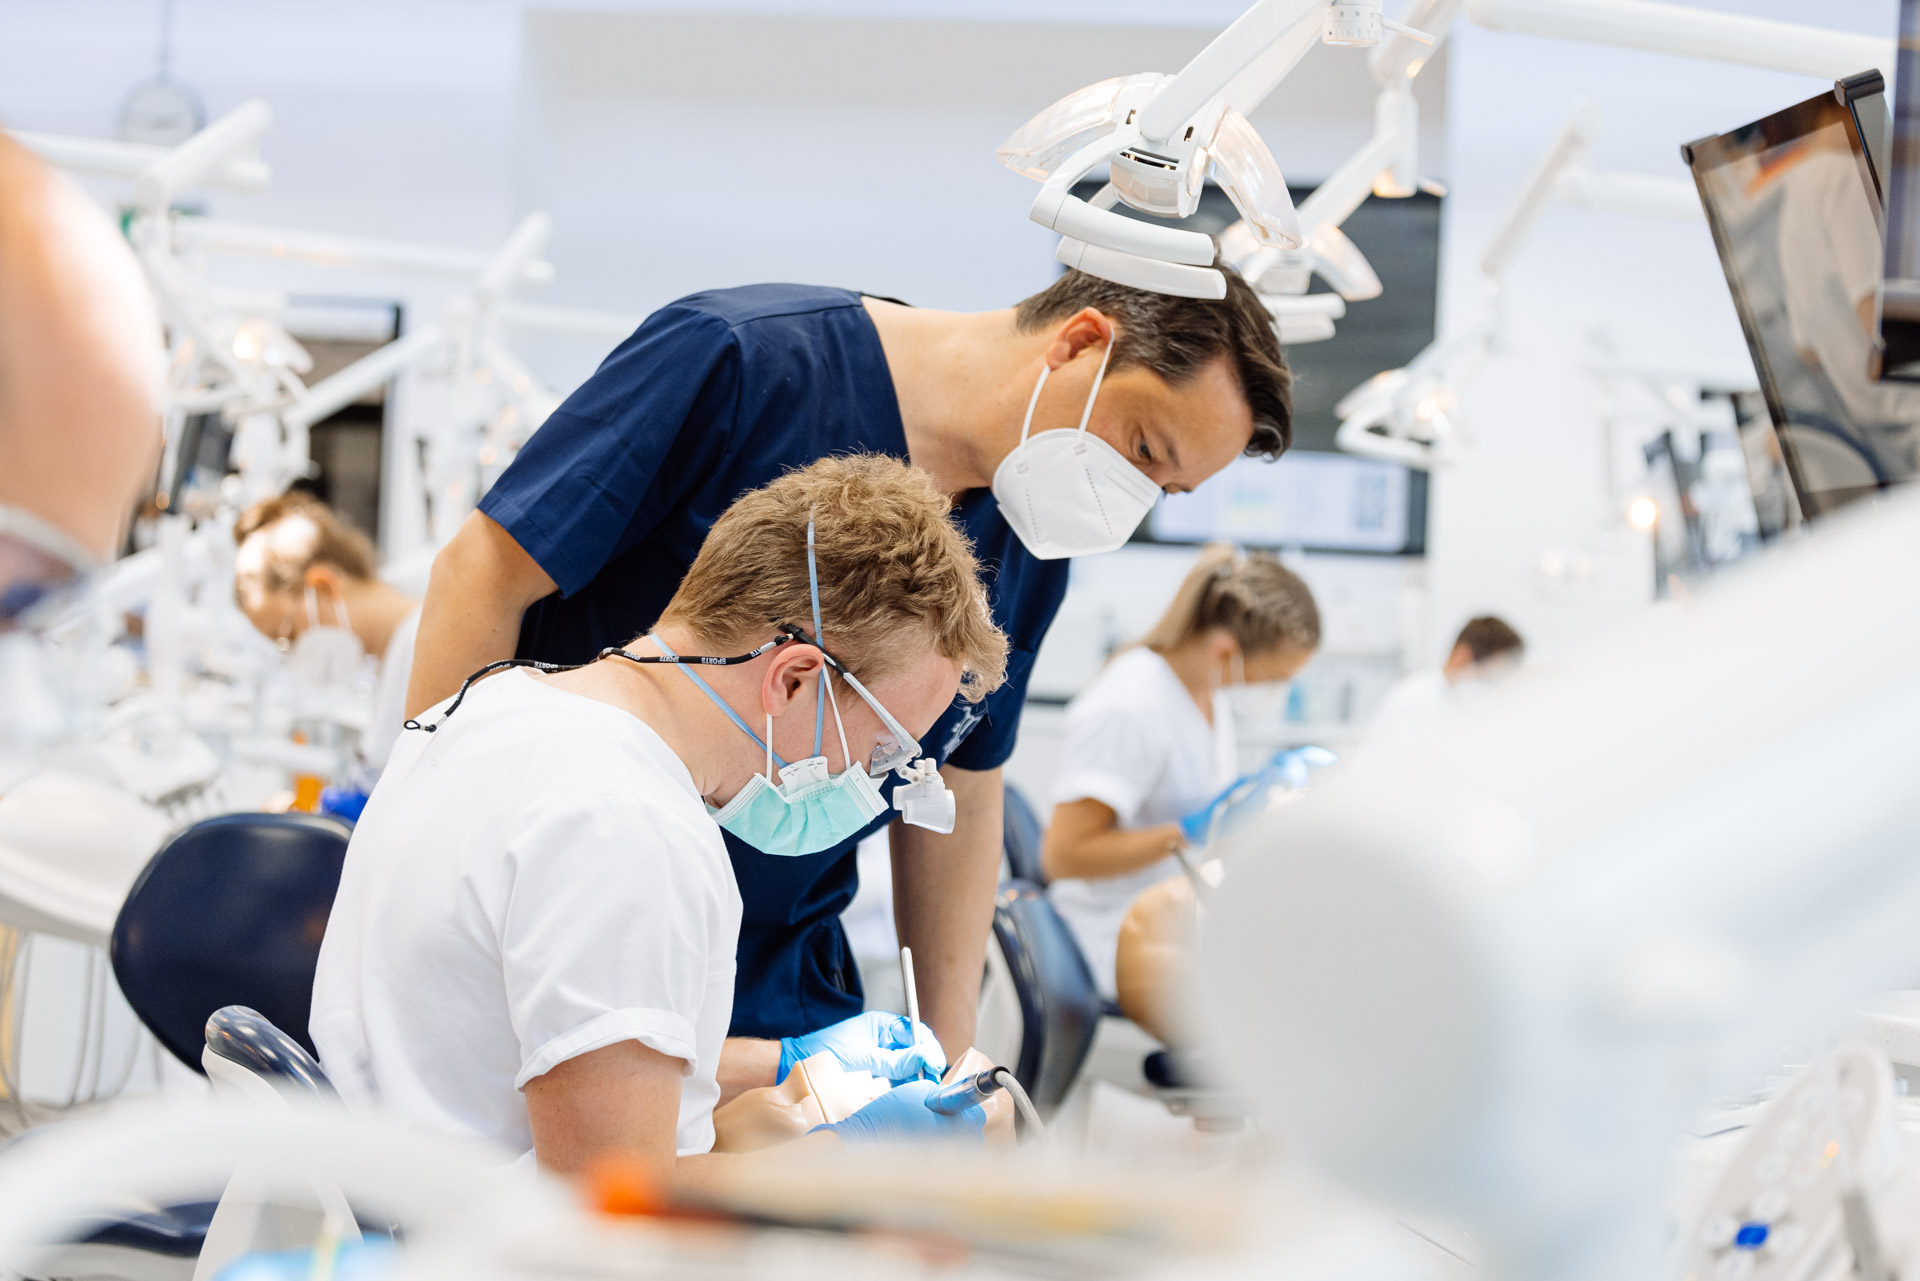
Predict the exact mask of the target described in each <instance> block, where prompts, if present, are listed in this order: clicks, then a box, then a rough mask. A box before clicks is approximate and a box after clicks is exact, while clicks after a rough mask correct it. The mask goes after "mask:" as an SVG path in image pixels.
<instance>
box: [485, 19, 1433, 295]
mask: <svg viewBox="0 0 1920 1281" xmlns="http://www.w3.org/2000/svg"><path fill="white" fill-rule="evenodd" d="M1236 7H1237V6H1233V5H1219V4H1209V5H1189V6H1180V5H1173V4H1167V5H1161V6H1157V20H1153V21H1147V22H1140V21H1134V22H1127V21H1122V20H1118V19H1115V18H1112V17H1107V18H1106V20H1105V21H1102V22H1101V23H1099V24H1097V25H1095V24H1091V23H1088V22H1086V21H1084V18H1086V17H1087V16H1090V15H1093V14H1100V15H1102V16H1106V15H1107V9H1106V6H1100V7H1098V8H1096V7H1095V6H1091V5H1062V4H1053V5H1045V4H1036V5H1027V6H1021V7H1017V8H1016V7H1010V6H982V7H976V8H972V9H969V8H964V7H958V6H946V7H945V8H941V7H937V6H933V5H913V4H899V5H892V6H887V7H885V8H884V9H882V8H879V7H876V6H866V7H864V9H863V10H862V11H861V12H859V13H858V14H857V15H855V14H852V13H849V12H847V9H846V7H844V6H842V7H838V9H837V11H836V10H833V9H829V7H826V6H807V8H812V9H815V10H826V11H820V12H813V13H802V12H799V10H800V8H801V7H800V6H792V5H788V6H766V8H767V9H768V10H771V11H769V12H762V13H757V14H754V15H751V16H745V15H743V14H742V13H741V12H739V11H738V7H737V6H701V7H697V8H696V7H693V6H681V7H680V9H679V11H675V10H674V9H671V8H669V7H668V6H660V5H649V6H600V7H586V8H580V7H574V8H568V7H562V6H551V7H542V8H539V9H534V10H530V11H529V12H528V14H527V18H526V41H525V46H524V62H523V70H522V76H521V85H522V92H523V102H522V114H521V133H520V138H519V145H518V154H519V156H520V161H521V163H520V169H519V172H518V175H517V181H518V187H517V193H518V197H519V202H520V204H521V205H523V206H528V207H530V206H535V205H537V206H540V207H543V208H547V209H549V210H551V211H552V212H553V214H554V216H555V219H556V224H557V231H556V236H555V241H554V247H553V256H554V259H555V262H556V265H557V267H558V268H559V270H560V272H561V276H562V278H561V281H560V282H559V283H558V284H557V285H556V287H555V290H554V292H555V294H556V295H557V296H562V297H565V298H566V299H567V300H568V301H574V302H581V303H592V304H595V305H600V306H608V307H622V308H627V309H632V310H641V311H645V310H648V309H651V308H652V307H655V306H658V305H659V304H661V303H664V302H667V301H669V300H671V299H672V298H675V297H677V296H679V295H681V294H684V293H687V292H690V291H692V290H696V289H703V288H712V287H715V286H724V285H734V284H741V283H747V282H751V281H758V280H770V279H771V280H797V281H805V282H811V283H824V284H840V285H846V286H849V287H855V288H863V289H867V290H870V291H872V292H876V293H883V294H893V295H896V296H899V297H903V298H906V299H907V300H909V301H913V302H916V303H919V304H921V305H926V306H936V307H951V308H959V309H983V308H992V307H1001V306H1005V305H1007V304H1008V303H1010V302H1012V301H1013V300H1015V299H1017V298H1020V297H1023V296H1024V295H1026V294H1027V293H1030V292H1032V291H1033V290H1034V289H1036V288H1038V287H1040V286H1042V285H1044V284H1045V283H1046V282H1047V281H1048V280H1049V279H1051V278H1052V276H1053V275H1054V274H1055V273H1056V272H1057V271H1058V268H1057V267H1056V266H1055V265H1054V263H1053V259H1052V254H1053V245H1054V242H1055V237H1053V236H1052V235H1051V234H1049V233H1047V232H1046V231H1044V230H1042V229H1041V228H1039V227H1037V226H1035V225H1033V224H1032V223H1031V222H1029V221H1028V220H1027V218H1026V209H1027V206H1028V204H1029V203H1030V202H1031V201H1032V199H1033V196H1034V194H1035V192H1036V190H1037V188H1036V186H1035V185H1034V184H1033V183H1032V182H1031V181H1029V180H1027V179H1025V178H1022V177H1019V176H1017V175H1015V174H1013V173H1010V172H1009V171H1007V170H1006V169H1004V168H1002V167H1001V166H1000V165H999V164H997V163H996V162H995V161H994V159H993V150H994V148H995V147H996V146H997V145H998V144H999V143H1000V142H1002V141H1003V140H1004V139H1005V138H1006V137H1007V135H1009V134H1010V133H1012V132H1013V130H1014V129H1015V128H1017V127H1018V126H1019V125H1020V124H1021V123H1023V122H1024V121H1025V120H1026V119H1027V118H1028V117H1030V116H1032V115H1033V114H1035V113H1036V112H1038V111H1039V110H1040V109H1041V108H1043V107H1044V106H1046V105H1047V104H1048V103H1049V102H1051V101H1053V100H1054V99H1055V98H1058V97H1060V96H1061V95H1063V94H1065V93H1066V92H1068V91H1070V90H1072V89H1075V88H1078V87H1079V86H1081V85H1083V84H1087V83H1091V82H1093V81H1095V80H1099V79H1103V78H1105V77H1108V76H1112V75H1117V74H1125V73H1131V72H1136V71H1150V70H1167V71H1171V70H1175V69H1177V68H1178V67H1179V65H1180V64H1182V63H1183V62H1185V61H1186V59H1187V58H1189V57H1191V56H1192V54H1194V53H1195V52H1197V51H1198V50H1199V49H1200V48H1201V47H1202V46H1203V45H1204V44H1205V43H1206V41H1207V40H1209V39H1210V38H1211V37H1212V36H1213V35H1214V34H1215V33H1216V32H1217V31H1218V29H1219V27H1220V26H1221V25H1222V23H1223V21H1224V20H1225V19H1226V18H1229V17H1230V16H1231V15H1232V13H1233V12H1234V11H1235V9H1236ZM1136 8H1137V9H1138V10H1141V11H1154V10H1150V7H1148V6H1136ZM1016 13H1017V14H1018V17H1017V18H1015V17H1013V16H1012V15H1013V14H1016ZM1433 70H1434V72H1435V73H1436V74H1435V75H1434V77H1433V79H1432V80H1431V81H1430V82H1423V85H1422V92H1423V94H1424V95H1425V96H1426V98H1427V100H1428V107H1429V110H1428V119H1429V123H1430V126H1431V127H1430V129H1429V133H1430V137H1431V147H1430V150H1431V151H1432V153H1433V154H1432V155H1431V156H1430V166H1429V167H1430V168H1434V169H1438V168H1440V167H1441V163H1442V157H1441V156H1440V154H1439V152H1440V149H1441V145H1442V138H1443V134H1442V131H1441V122H1440V102H1441V96H1442V92H1443V90H1444V79H1445V67H1444V65H1439V66H1436V67H1435V68H1434V69H1433ZM1371 87H1372V85H1371V81H1370V80H1369V79H1368V78H1367V77H1366V73H1365V67H1364V55H1363V54H1361V53H1359V52H1357V51H1351V50H1338V49H1321V50H1316V51H1315V52H1314V53H1313V54H1312V55H1311V56H1310V58H1309V60H1308V61H1307V62H1306V63H1305V64H1303V66H1302V68H1301V69H1300V70H1299V72H1297V73H1296V75H1295V76H1294V77H1292V78H1290V79H1289V80H1288V82H1287V83H1286V84H1284V85H1283V86H1282V87H1281V89H1280V91H1279V92H1278V93H1277V94H1275V96H1274V97H1273V98H1272V99H1271V100H1269V102H1268V103H1267V104H1266V106H1265V107H1264V108H1263V109H1262V110H1261V111H1260V112H1259V113H1258V114H1257V116H1256V120H1257V122H1258V123H1259V125H1260V126H1261V128H1262V130H1263V132H1264V134H1265V136H1266V137H1267V139H1268V141H1269V143H1270V144H1271V145H1272V147H1273V149H1274V151H1275V153H1276V155H1277V156H1278V157H1279V158H1280V160H1281V163H1282V165H1283V166H1284V167H1285V169H1286V170H1287V172H1288V173H1289V175H1290V176H1294V177H1296V178H1298V179H1308V180H1317V179H1318V178H1319V177H1321V176H1324V175H1325V174H1326V173H1327V172H1329V171H1330V170H1331V169H1332V168H1333V167H1334V166H1335V165H1337V164H1338V163H1339V162H1340V161H1341V160H1342V159H1344V158H1345V156H1346V155H1347V154H1348V153H1349V152H1350V151H1351V150H1352V149H1353V148H1354V147H1356V146H1358V145H1359V143H1360V142H1361V141H1362V140H1364V138H1365V137H1366V136H1367V134H1368V132H1369V131H1370V130H1371V126H1372V92H1371Z"/></svg>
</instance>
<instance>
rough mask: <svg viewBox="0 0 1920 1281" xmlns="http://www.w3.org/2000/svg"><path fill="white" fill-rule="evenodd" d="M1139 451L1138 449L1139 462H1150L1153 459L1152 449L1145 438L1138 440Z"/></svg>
mask: <svg viewBox="0 0 1920 1281" xmlns="http://www.w3.org/2000/svg"><path fill="white" fill-rule="evenodd" d="M1139 451H1140V461H1141V462H1143V463H1150V462H1152V461H1153V450H1152V449H1151V448H1149V447H1148V445H1147V442H1146V441H1145V440H1142V441H1141V442H1140V446H1139Z"/></svg>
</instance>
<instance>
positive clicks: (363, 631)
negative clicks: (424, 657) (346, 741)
mask: <svg viewBox="0 0 1920 1281" xmlns="http://www.w3.org/2000/svg"><path fill="white" fill-rule="evenodd" d="M233 538H234V542H235V543H237V544H238V545H239V551H238V552H237V553H236V554H235V557H234V569H233V592H234V598H235V599H236V600H237V601H238V602H239V604H240V609H241V612H243V613H244V614H246V616H247V619H248V621H249V622H251V623H252V624H253V625H254V627H255V628H256V629H257V630H258V631H259V632H260V634H261V635H262V636H265V637H266V638H267V639H268V640H270V641H273V642H274V643H275V644H278V645H280V646H282V647H283V648H285V649H286V650H287V651H288V660H289V662H290V663H291V664H292V665H293V666H294V667H295V668H296V669H302V668H313V669H324V668H328V667H332V666H335V665H337V664H341V663H345V664H347V665H350V666H352V667H358V666H359V664H360V663H361V661H362V660H363V659H364V657H365V656H366V655H368V654H374V655H377V656H378V657H379V660H380V675H379V680H378V683H377V684H376V685H375V686H374V690H373V707H372V714H371V716H370V717H369V719H368V722H367V732H366V733H365V734H364V735H362V736H361V739H360V759H361V762H362V764H363V765H364V766H365V767H366V770H367V771H368V773H369V775H370V776H369V777H368V778H366V779H364V780H363V782H364V784H365V786H364V787H363V788H362V790H363V791H364V790H368V789H370V788H371V786H372V780H373V777H375V776H377V775H378V773H379V771H380V770H381V769H382V768H384V767H385V766H386V763H387V757H388V755H389V754H390V753H391V752H392V751H393V745H394V742H395V741H396V740H397V739H398V738H399V737H400V725H401V722H403V721H404V720H406V718H407V712H406V701H407V673H408V672H409V671H410V670H411V669H412V667H413V637H414V632H415V631H416V629H417V628H418V627H419V625H420V602H419V601H417V600H415V599H414V598H413V597H411V596H409V595H407V594H406V593H405V592H403V591H401V590H400V589H399V588H397V587H394V586H392V585H391V584H389V583H387V582H385V581H383V580H382V579H381V578H380V576H379V574H378V572H377V571H376V567H375V563H374V551H373V543H372V541H371V540H369V539H368V538H367V536H366V535H365V534H363V533H361V532H360V531H359V530H357V529H355V528H353V527H352V526H351V525H348V524H347V523H346V522H345V521H343V520H341V519H340V517H339V516H338V515H336V514H335V513H334V511H333V509H332V508H331V507H328V506H327V505H326V504H325V503H323V502H321V501H320V500H319V499H318V498H315V497H313V496H312V495H311V494H303V493H299V492H293V493H286V494H281V495H279V496H278V497H276V498H268V499H263V500H262V501H260V502H257V503H255V504H254V505H253V506H252V507H250V508H248V509H247V510H246V511H245V512H243V513H242V514H241V516H240V519H239V520H238V521H237V522H236V523H235V524H234V527H233ZM313 674H314V675H315V676H316V677H317V679H316V681H315V683H325V676H326V673H324V672H320V671H316V672H315V673H313Z"/></svg>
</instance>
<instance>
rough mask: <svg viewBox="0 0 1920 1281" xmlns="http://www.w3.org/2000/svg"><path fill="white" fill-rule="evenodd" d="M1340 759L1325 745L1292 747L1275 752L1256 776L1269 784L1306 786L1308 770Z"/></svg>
mask: <svg viewBox="0 0 1920 1281" xmlns="http://www.w3.org/2000/svg"><path fill="white" fill-rule="evenodd" d="M1339 759H1340V758H1339V757H1338V756H1335V755H1334V754H1333V753H1332V752H1329V751H1328V750H1327V749H1326V748H1324V747H1290V748H1288V749H1287V750H1286V751H1284V752H1275V753H1274V754H1273V759H1272V760H1270V761H1268V762H1267V763H1266V764H1265V765H1263V766H1261V767H1260V772H1259V773H1258V774H1257V775H1255V777H1257V778H1259V779H1261V780H1263V781H1264V782H1265V783H1266V784H1268V785H1269V786H1271V785H1272V784H1274V783H1279V784H1281V785H1282V786H1285V787H1305V786H1306V785H1307V771H1308V770H1310V769H1318V768H1320V767H1321V766H1322V765H1331V764H1333V763H1334V762H1335V761H1337V760H1339Z"/></svg>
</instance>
